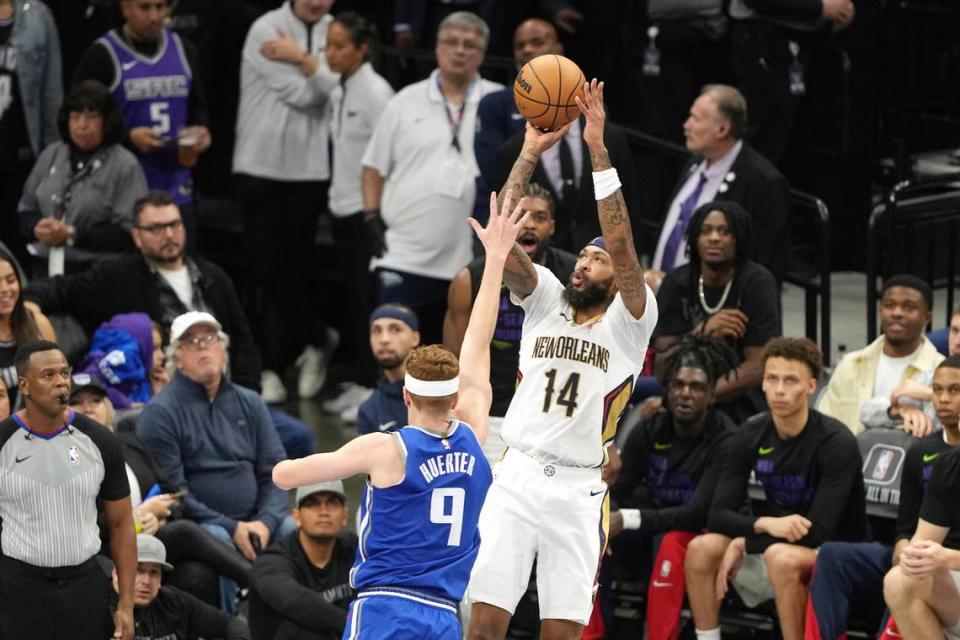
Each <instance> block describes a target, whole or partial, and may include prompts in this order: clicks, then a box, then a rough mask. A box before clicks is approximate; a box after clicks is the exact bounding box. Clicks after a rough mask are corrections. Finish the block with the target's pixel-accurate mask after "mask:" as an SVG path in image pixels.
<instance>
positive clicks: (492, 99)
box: [473, 18, 579, 220]
mask: <svg viewBox="0 0 960 640" xmlns="http://www.w3.org/2000/svg"><path fill="white" fill-rule="evenodd" d="M549 53H555V54H558V55H563V44H562V43H561V42H560V38H559V37H558V36H557V30H556V29H555V28H554V26H553V25H552V24H550V23H549V22H547V21H546V20H543V19H541V18H530V19H528V20H524V21H523V22H522V23H521V24H520V26H519V27H517V29H516V31H514V32H513V60H514V62H515V63H516V65H517V69H518V70H519V69H520V67H522V66H523V65H525V64H527V63H528V62H530V61H531V60H533V59H534V58H536V57H537V56H541V55H545V54H549ZM526 122H527V121H526V120H524V119H523V116H521V115H520V112H519V111H517V104H516V102H515V101H514V99H513V87H512V86H511V87H506V88H504V89H501V90H500V91H494V92H493V93H490V94H487V95H485V96H484V97H483V98H482V99H481V100H480V104H479V106H478V107H477V132H478V133H479V135H477V136H475V137H474V139H473V152H474V154H475V155H476V157H477V169H478V170H479V171H480V175H479V176H477V195H483V194H487V193H490V192H491V191H496V190H498V189H500V187H501V185H502V184H503V183H502V182H500V183H499V184H497V183H496V181H495V179H494V170H495V169H496V166H497V151H498V150H499V149H500V145H502V144H503V143H504V142H506V141H507V140H509V139H510V138H512V137H513V136H516V135H520V134H522V133H523V128H524V126H526ZM578 141H579V138H578ZM570 144H571V141H569V140H568V141H567V145H568V146H567V151H569V148H570V147H569V145H570ZM577 144H579V142H578V143H577ZM565 153H566V152H565ZM553 155H554V156H556V157H555V158H554V163H553V164H556V159H557V158H559V156H558V155H557V154H556V153H555V154H553ZM565 162H566V161H565ZM571 162H572V160H571ZM473 209H474V211H473V217H474V218H477V219H478V220H484V219H486V216H487V214H488V213H489V210H490V209H489V206H488V205H487V202H486V199H485V198H482V197H478V198H477V201H476V203H475V204H474V208H473Z"/></svg>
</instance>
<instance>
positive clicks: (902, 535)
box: [893, 440, 924, 544]
mask: <svg viewBox="0 0 960 640" xmlns="http://www.w3.org/2000/svg"><path fill="white" fill-rule="evenodd" d="M922 443H923V440H915V441H914V443H913V444H912V445H911V446H910V448H909V449H907V455H906V458H905V459H904V461H903V473H902V474H901V475H900V506H899V508H898V509H897V534H896V537H895V538H894V540H893V543H894V544H896V543H897V542H899V541H900V540H909V539H910V538H912V537H913V533H914V532H915V531H916V530H917V521H918V520H919V519H920V503H921V502H922V501H923V485H922V482H923V480H922V479H921V477H920V474H922V473H923V462H922V461H921V458H922V457H923V454H924V447H923V446H922Z"/></svg>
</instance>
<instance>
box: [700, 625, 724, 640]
mask: <svg viewBox="0 0 960 640" xmlns="http://www.w3.org/2000/svg"><path fill="white" fill-rule="evenodd" d="M697 640H720V627H714V628H713V629H697Z"/></svg>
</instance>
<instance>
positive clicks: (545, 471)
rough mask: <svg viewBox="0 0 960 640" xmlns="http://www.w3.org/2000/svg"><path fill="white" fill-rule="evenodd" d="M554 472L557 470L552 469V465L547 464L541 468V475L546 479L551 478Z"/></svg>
mask: <svg viewBox="0 0 960 640" xmlns="http://www.w3.org/2000/svg"><path fill="white" fill-rule="evenodd" d="M556 472H557V470H556V469H555V468H554V466H553V465H552V464H548V465H547V466H545V467H544V468H543V475H545V476H547V477H548V478H552V477H553V474H555V473H556Z"/></svg>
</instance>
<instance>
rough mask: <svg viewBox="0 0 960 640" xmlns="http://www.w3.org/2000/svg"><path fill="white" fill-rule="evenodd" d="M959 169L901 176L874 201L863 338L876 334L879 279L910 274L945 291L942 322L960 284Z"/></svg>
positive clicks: (868, 247)
mask: <svg viewBox="0 0 960 640" xmlns="http://www.w3.org/2000/svg"><path fill="white" fill-rule="evenodd" d="M958 248H960V173H952V174H948V175H942V176H937V177H935V178H929V179H923V180H905V181H903V182H900V183H898V184H897V185H895V186H894V187H893V188H892V189H890V192H889V193H888V194H887V196H886V198H885V200H884V202H883V203H881V204H879V205H877V206H876V207H875V208H874V210H873V213H872V214H871V216H870V221H869V223H868V227H867V340H868V341H871V342H872V341H873V340H875V339H876V337H877V302H878V300H879V297H880V292H879V288H878V285H879V284H880V283H879V282H878V280H880V279H883V278H887V277H889V276H891V275H893V274H897V273H912V274H914V275H916V276H918V277H920V278H922V279H924V280H925V281H926V282H928V283H929V284H930V286H932V287H933V288H934V289H945V290H946V295H947V304H946V310H945V312H944V313H945V316H946V321H945V323H946V324H949V323H950V316H951V314H952V312H953V309H954V305H955V299H956V298H955V296H956V288H957V287H958V286H960V274H958V266H960V265H958V264H957V251H958Z"/></svg>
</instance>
